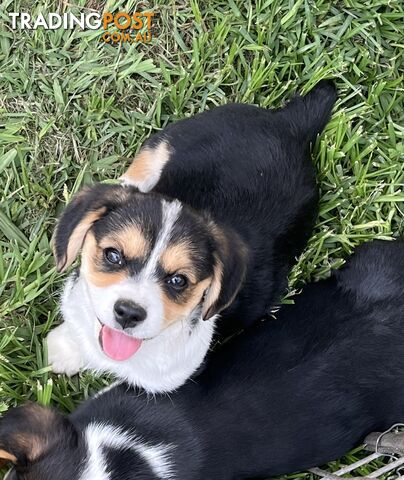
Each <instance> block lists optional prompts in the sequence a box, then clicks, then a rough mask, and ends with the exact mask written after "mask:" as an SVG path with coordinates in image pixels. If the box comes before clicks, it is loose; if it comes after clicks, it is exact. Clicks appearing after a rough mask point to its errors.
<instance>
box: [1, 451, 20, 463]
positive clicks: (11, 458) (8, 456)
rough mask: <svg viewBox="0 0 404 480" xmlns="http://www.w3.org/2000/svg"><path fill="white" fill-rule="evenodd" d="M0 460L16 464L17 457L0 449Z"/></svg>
mask: <svg viewBox="0 0 404 480" xmlns="http://www.w3.org/2000/svg"><path fill="white" fill-rule="evenodd" d="M0 460H6V461H7V462H12V463H17V457H16V456H14V455H12V454H11V453H9V452H6V451H5V450H1V449H0Z"/></svg>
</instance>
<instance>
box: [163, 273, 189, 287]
mask: <svg viewBox="0 0 404 480" xmlns="http://www.w3.org/2000/svg"><path fill="white" fill-rule="evenodd" d="M166 283H167V285H170V287H173V288H175V289H176V290H182V289H183V288H185V287H186V286H187V285H188V280H187V277H186V276H185V275H178V274H175V275H172V276H171V277H167V278H166Z"/></svg>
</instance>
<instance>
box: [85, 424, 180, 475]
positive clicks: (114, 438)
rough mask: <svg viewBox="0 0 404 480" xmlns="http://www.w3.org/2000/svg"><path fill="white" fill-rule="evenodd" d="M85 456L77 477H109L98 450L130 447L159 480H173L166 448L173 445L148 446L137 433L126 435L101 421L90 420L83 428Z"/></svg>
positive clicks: (170, 461) (168, 453) (172, 466)
mask: <svg viewBox="0 0 404 480" xmlns="http://www.w3.org/2000/svg"><path fill="white" fill-rule="evenodd" d="M85 439H86V443H87V448H88V457H87V462H86V466H85V470H84V472H83V473H82V475H81V477H80V480H109V479H110V478H111V475H110V474H109V473H108V466H107V465H106V462H105V458H104V456H103V452H102V449H103V448H105V447H110V448H114V449H118V450H119V449H132V450H134V451H135V452H136V453H137V454H138V455H140V456H141V457H142V459H143V460H144V461H145V462H147V463H148V465H149V467H150V469H151V470H152V471H153V473H154V474H155V475H156V476H157V477H158V478H160V479H161V480H174V479H175V472H174V465H173V462H172V460H171V458H170V451H171V450H172V449H173V448H174V445H171V444H168V445H164V444H158V445H151V444H149V443H147V442H144V441H143V440H141V439H140V438H139V437H138V436H137V435H133V434H129V433H127V432H125V431H124V430H123V429H121V428H118V427H113V426H111V425H106V424H102V423H92V424H90V425H89V426H88V427H87V428H86V430H85Z"/></svg>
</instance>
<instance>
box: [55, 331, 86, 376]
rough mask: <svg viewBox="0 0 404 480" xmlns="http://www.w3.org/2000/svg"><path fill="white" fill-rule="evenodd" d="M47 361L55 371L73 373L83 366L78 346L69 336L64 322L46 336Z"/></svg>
mask: <svg viewBox="0 0 404 480" xmlns="http://www.w3.org/2000/svg"><path fill="white" fill-rule="evenodd" d="M46 343H47V346H48V361H49V365H50V366H51V367H52V371H53V372H55V373H65V374H66V375H69V376H71V375H75V374H76V373H78V371H79V370H80V368H81V367H83V359H82V357H81V355H80V347H79V346H78V345H77V343H76V342H75V341H74V339H73V338H72V337H71V334H70V331H69V326H68V324H67V323H66V322H64V323H62V325H59V326H58V327H56V328H55V329H53V330H52V331H51V332H50V333H49V335H48V336H47V338H46Z"/></svg>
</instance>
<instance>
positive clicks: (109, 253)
mask: <svg viewBox="0 0 404 480" xmlns="http://www.w3.org/2000/svg"><path fill="white" fill-rule="evenodd" d="M104 257H105V259H106V260H107V262H109V263H112V264H113V265H122V255H121V252H120V251H119V250H117V249H116V248H106V249H105V250H104Z"/></svg>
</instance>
